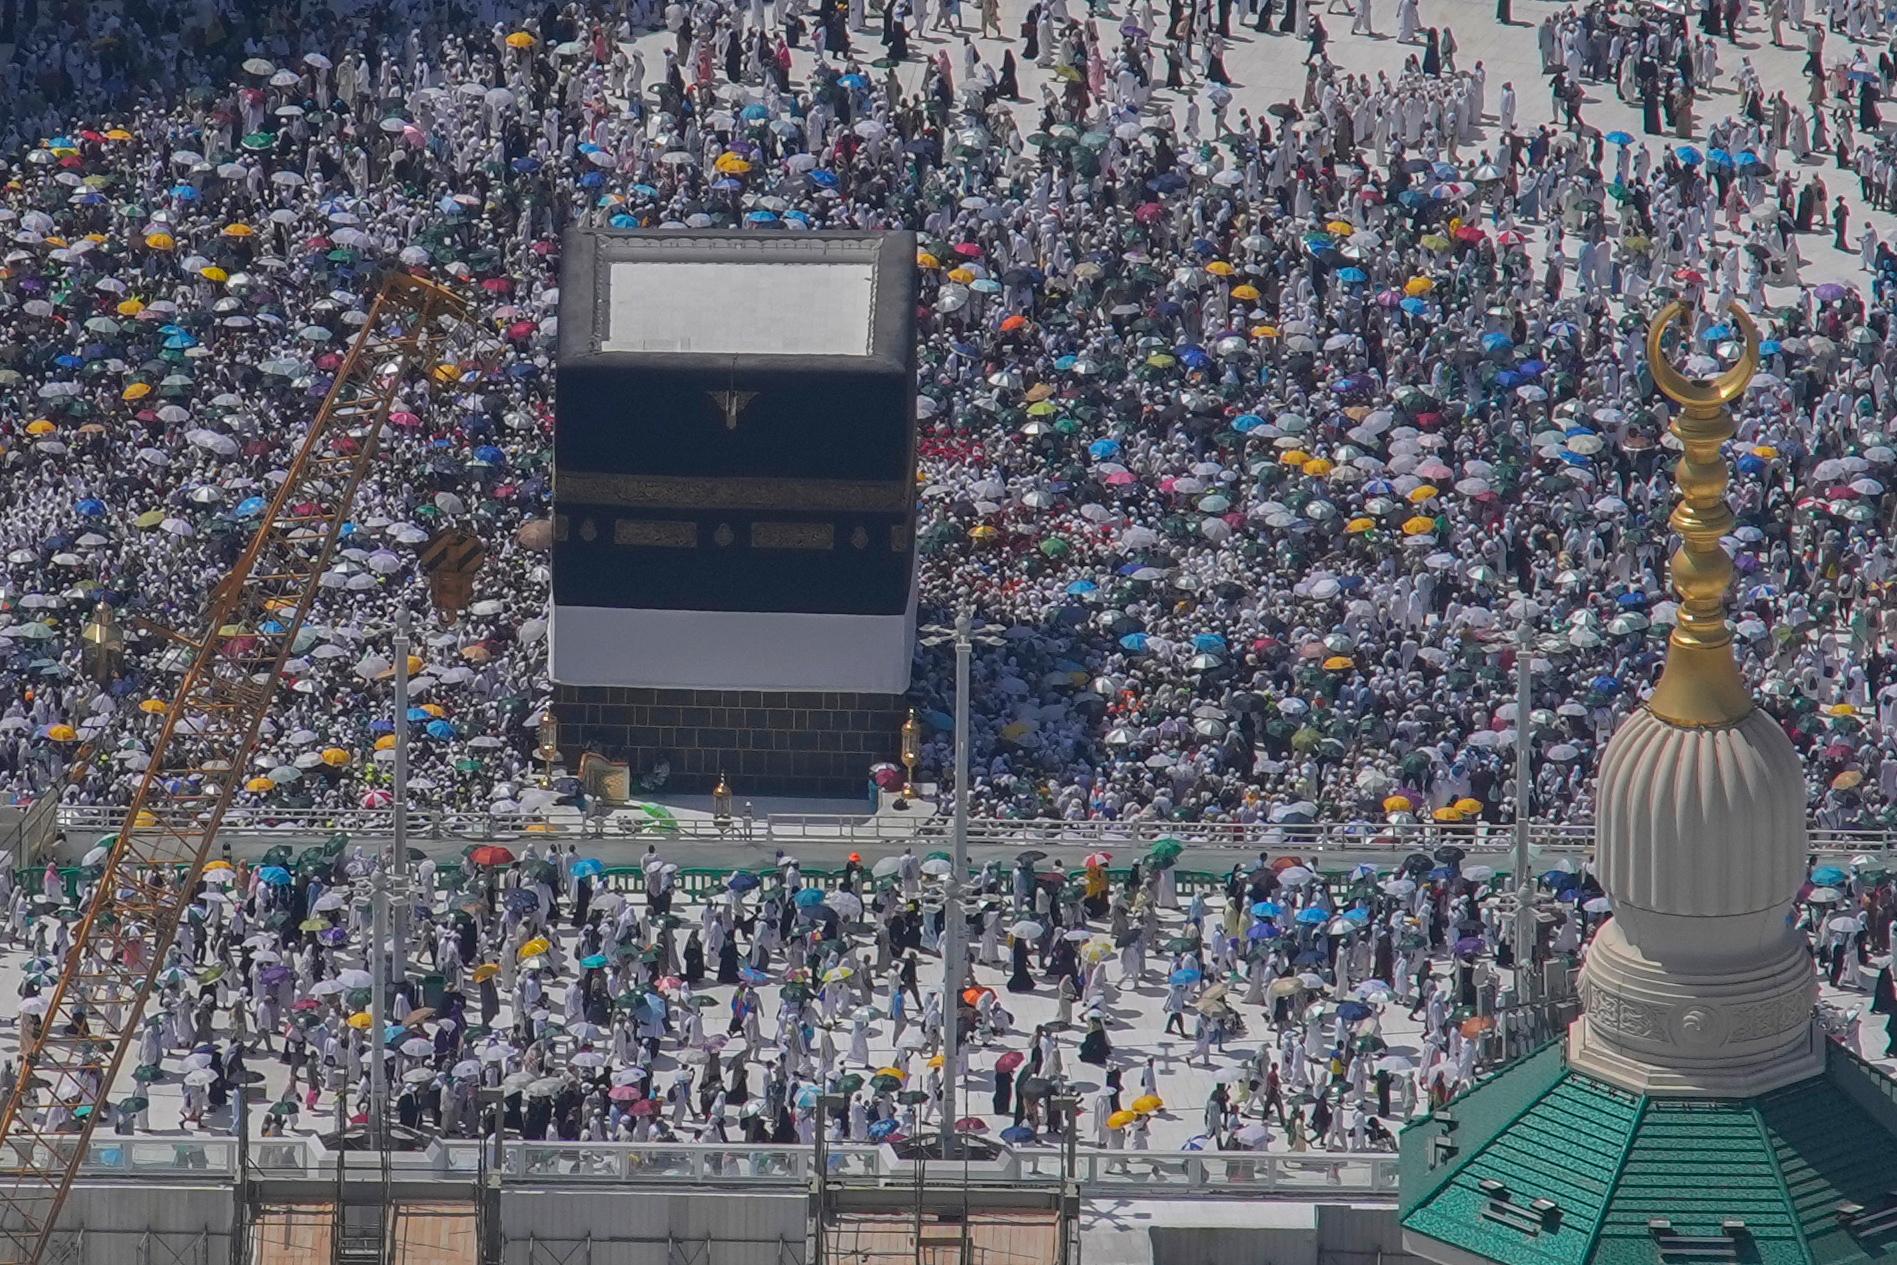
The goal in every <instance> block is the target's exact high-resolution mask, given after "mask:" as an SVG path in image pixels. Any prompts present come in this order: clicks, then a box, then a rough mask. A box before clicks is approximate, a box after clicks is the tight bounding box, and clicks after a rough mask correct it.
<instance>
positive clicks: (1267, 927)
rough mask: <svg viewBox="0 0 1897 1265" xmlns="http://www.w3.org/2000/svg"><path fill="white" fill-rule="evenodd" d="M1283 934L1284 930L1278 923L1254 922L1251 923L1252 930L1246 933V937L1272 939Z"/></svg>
mask: <svg viewBox="0 0 1897 1265" xmlns="http://www.w3.org/2000/svg"><path fill="white" fill-rule="evenodd" d="M1282 934H1283V932H1281V931H1279V930H1278V926H1277V924H1276V923H1270V922H1254V923H1253V924H1252V925H1251V930H1250V931H1247V932H1246V933H1245V938H1246V939H1248V940H1271V939H1275V938H1276V937H1278V936H1280V935H1282Z"/></svg>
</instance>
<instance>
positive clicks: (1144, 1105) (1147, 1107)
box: [1133, 1094, 1166, 1116]
mask: <svg viewBox="0 0 1897 1265" xmlns="http://www.w3.org/2000/svg"><path fill="white" fill-rule="evenodd" d="M1165 1105H1166V1104H1165V1103H1164V1102H1163V1101H1162V1100H1161V1099H1160V1097H1159V1095H1158V1094H1141V1095H1140V1096H1139V1097H1138V1098H1135V1099H1134V1100H1133V1110H1135V1111H1137V1112H1139V1113H1140V1114H1141V1115H1143V1116H1150V1115H1152V1114H1153V1113H1154V1112H1155V1111H1158V1110H1159V1109H1160V1108H1162V1107H1164V1106H1165Z"/></svg>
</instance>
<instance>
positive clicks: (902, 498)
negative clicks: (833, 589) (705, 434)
mask: <svg viewBox="0 0 1897 1265" xmlns="http://www.w3.org/2000/svg"><path fill="white" fill-rule="evenodd" d="M553 494H554V498H555V499H556V500H558V501H560V502H562V503H564V504H568V505H597V506H601V507H604V508H611V509H640V510H687V511H700V510H792V511H803V512H805V513H818V514H820V513H825V512H833V513H851V512H854V513H868V514H906V513H908V512H909V509H910V507H911V506H912V505H914V503H915V488H914V487H913V486H912V485H911V484H909V483H907V482H905V481H903V480H901V479H892V480H887V481H885V480H869V479H755V478H734V479H714V478H704V477H700V476H682V475H652V474H600V473H590V472H586V471H562V472H560V473H559V474H558V475H556V476H555V478H554V485H553Z"/></svg>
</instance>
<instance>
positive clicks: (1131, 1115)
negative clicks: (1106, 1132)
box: [1107, 1111, 1139, 1129]
mask: <svg viewBox="0 0 1897 1265" xmlns="http://www.w3.org/2000/svg"><path fill="white" fill-rule="evenodd" d="M1138 1119H1139V1113H1138V1112H1136V1111H1116V1112H1114V1113H1113V1114H1112V1115H1110V1116H1108V1117H1107V1128H1109V1129H1124V1128H1126V1126H1127V1125H1129V1124H1132V1123H1133V1122H1134V1121H1135V1120H1138Z"/></svg>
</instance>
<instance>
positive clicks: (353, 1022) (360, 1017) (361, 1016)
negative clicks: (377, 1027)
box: [349, 1010, 375, 1032]
mask: <svg viewBox="0 0 1897 1265" xmlns="http://www.w3.org/2000/svg"><path fill="white" fill-rule="evenodd" d="M374 1022H375V1020H374V1019H373V1018H371V1017H370V1015H369V1012H368V1011H366V1010H358V1011H357V1012H356V1013H355V1014H353V1015H351V1016H349V1026H350V1027H352V1028H354V1029H355V1030H356V1031H357V1032H367V1031H368V1030H369V1025H370V1024H372V1023H374Z"/></svg>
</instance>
